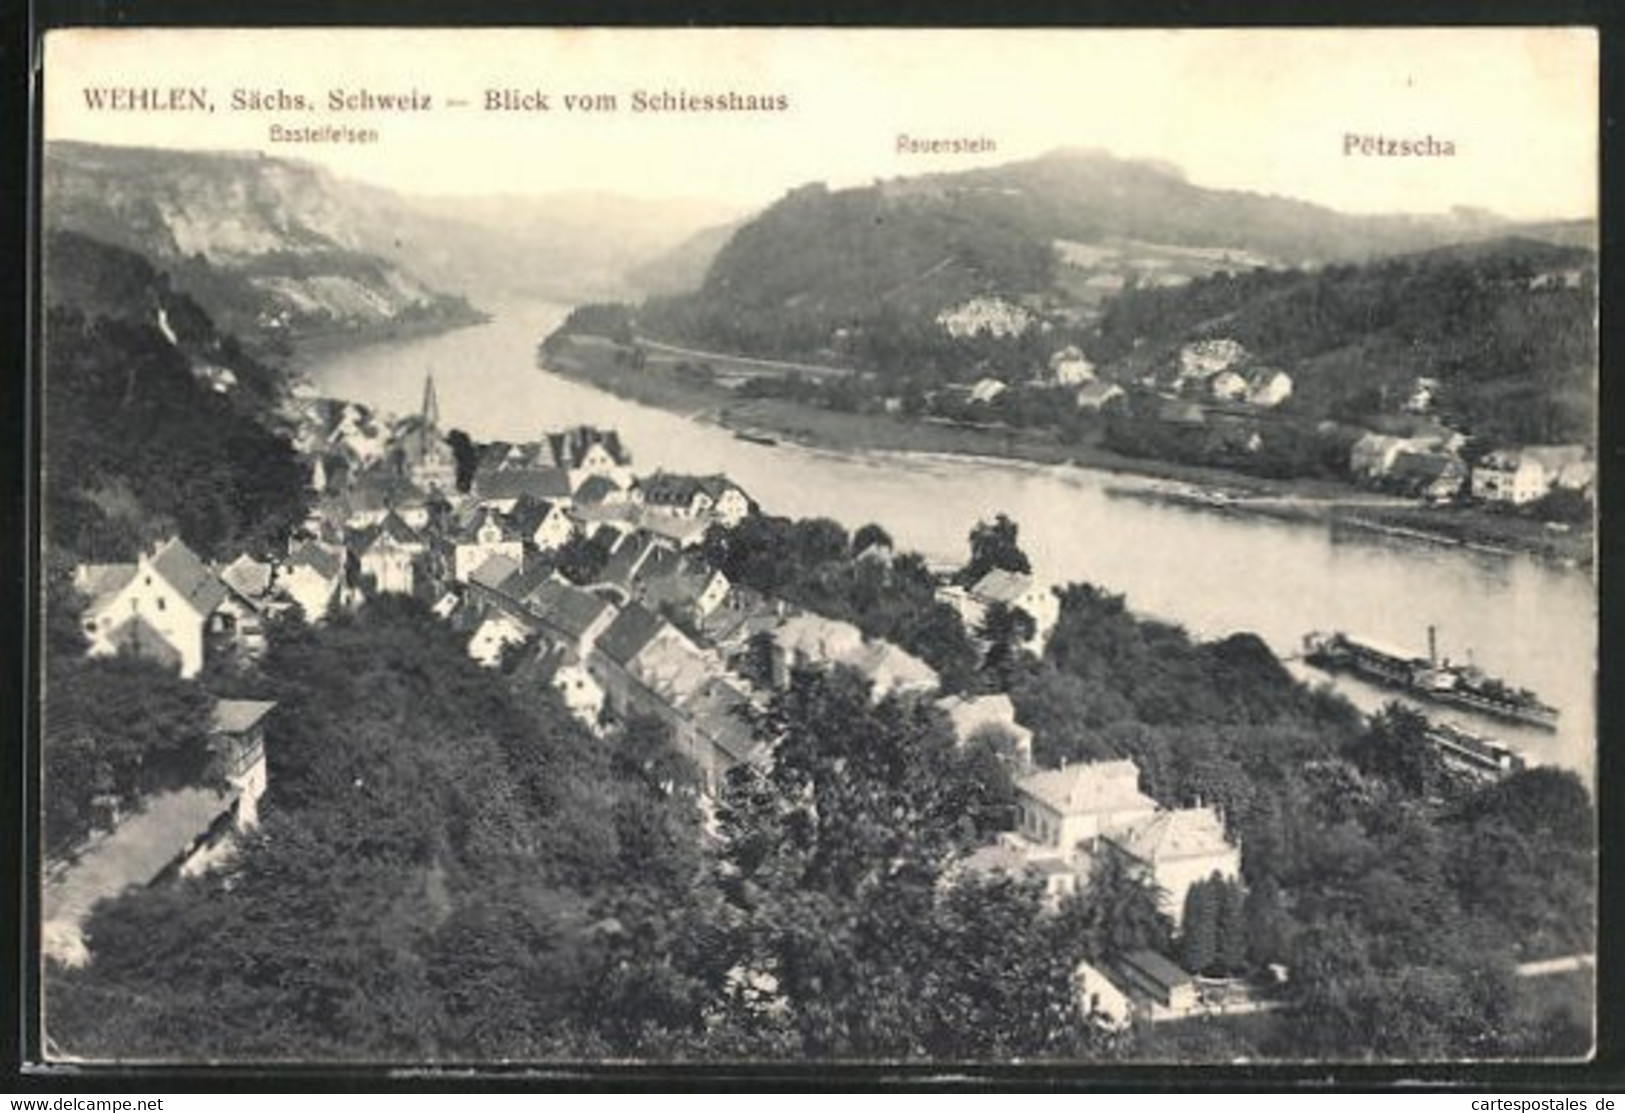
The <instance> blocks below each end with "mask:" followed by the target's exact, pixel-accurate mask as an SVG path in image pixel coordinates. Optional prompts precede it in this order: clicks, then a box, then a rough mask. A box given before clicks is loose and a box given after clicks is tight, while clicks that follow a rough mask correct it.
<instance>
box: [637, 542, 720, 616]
mask: <svg viewBox="0 0 1625 1113" xmlns="http://www.w3.org/2000/svg"><path fill="white" fill-rule="evenodd" d="M728 586H729V585H728V577H727V576H724V575H723V574H722V573H721V572H719V571H717V570H716V569H715V568H711V567H709V566H708V565H706V564H704V563H703V562H701V561H698V560H694V559H692V558H689V557H680V556H677V555H676V554H672V555H671V556H670V558H668V559H663V560H660V561H655V560H649V561H646V562H644V565H643V567H642V568H641V569H640V570H639V575H638V576H637V577H636V578H635V579H634V581H633V590H632V594H633V595H634V596H635V597H636V598H637V599H638V601H639V602H641V603H643V605H644V606H646V607H648V608H650V609H651V610H654V611H657V612H658V611H662V610H664V609H665V608H667V607H670V608H672V610H673V611H675V612H676V613H677V614H680V615H682V616H683V617H685V618H687V619H690V620H691V621H693V622H696V623H699V622H703V621H704V620H705V618H706V616H708V615H710V614H711V613H712V612H713V611H715V610H716V609H717V608H718V607H720V606H721V605H722V603H723V601H724V600H725V599H727V597H728Z"/></svg>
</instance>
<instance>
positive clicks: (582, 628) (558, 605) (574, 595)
mask: <svg viewBox="0 0 1625 1113" xmlns="http://www.w3.org/2000/svg"><path fill="white" fill-rule="evenodd" d="M510 586H516V585H510ZM522 599H523V602H524V604H525V609H526V610H527V611H529V612H530V613H531V614H533V615H535V616H536V617H537V618H539V619H541V620H542V621H543V622H546V623H547V624H548V625H549V626H551V627H552V628H553V629H555V630H558V631H560V632H562V633H564V634H567V635H568V636H570V637H572V638H580V637H583V636H585V635H586V633H587V631H588V630H590V629H592V626H593V624H594V623H595V622H597V621H598V620H599V618H600V617H601V616H602V615H603V613H604V612H605V611H607V610H609V609H610V605H609V604H608V603H606V602H604V601H603V600H602V599H600V598H598V596H596V595H594V594H593V593H592V592H590V591H583V590H581V589H580V588H579V587H576V586H575V585H574V584H567V583H561V582H560V581H558V580H553V579H550V580H547V581H545V582H544V583H541V584H538V585H537V586H536V587H535V588H534V589H533V590H531V591H528V592H526V593H525V595H524V596H523V597H522ZM606 634H607V631H606ZM640 648H641V647H640Z"/></svg>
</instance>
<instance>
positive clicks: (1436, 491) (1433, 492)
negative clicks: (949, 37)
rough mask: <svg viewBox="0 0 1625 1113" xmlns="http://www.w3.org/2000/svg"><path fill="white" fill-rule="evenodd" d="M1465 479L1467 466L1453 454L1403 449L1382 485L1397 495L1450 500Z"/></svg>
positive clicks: (1458, 490) (1439, 500)
mask: <svg viewBox="0 0 1625 1113" xmlns="http://www.w3.org/2000/svg"><path fill="white" fill-rule="evenodd" d="M1466 482H1467V465H1466V464H1463V463H1462V462H1461V460H1460V459H1459V458H1458V457H1457V456H1455V455H1454V454H1453V453H1449V452H1417V451H1413V450H1411V449H1402V450H1401V451H1400V452H1399V453H1397V454H1396V455H1395V456H1394V462H1393V465H1392V466H1391V467H1390V468H1389V470H1388V475H1387V477H1386V478H1385V480H1384V481H1383V485H1384V486H1385V487H1387V488H1388V489H1389V490H1391V491H1394V492H1395V493H1397V494H1401V495H1409V496H1410V497H1411V498H1419V499H1425V500H1427V501H1428V502H1449V501H1450V500H1451V499H1453V498H1455V497H1456V495H1457V494H1459V493H1460V491H1461V489H1462V487H1463V486H1464V485H1465V484H1466Z"/></svg>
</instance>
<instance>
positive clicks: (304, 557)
mask: <svg viewBox="0 0 1625 1113" xmlns="http://www.w3.org/2000/svg"><path fill="white" fill-rule="evenodd" d="M344 559H345V557H344V549H343V548H337V549H335V548H334V547H332V546H328V545H323V544H321V543H319V542H316V541H307V542H306V543H305V544H304V545H303V546H302V547H301V548H299V549H298V550H296V551H295V552H292V553H290V554H288V559H287V560H286V561H285V562H284V563H283V565H282V571H281V572H280V573H279V574H278V576H277V586H278V588H279V589H280V590H281V591H282V593H283V594H284V595H285V596H287V597H288V598H289V599H290V600H292V601H293V602H295V603H297V604H299V609H300V610H301V611H303V612H304V614H305V621H306V622H310V623H313V624H314V623H318V622H321V621H323V620H324V619H325V618H326V617H327V611H328V608H329V607H331V606H332V605H333V604H334V602H335V601H336V600H337V599H338V598H339V593H340V591H341V590H342V589H343V586H344Z"/></svg>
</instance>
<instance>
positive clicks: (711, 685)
mask: <svg viewBox="0 0 1625 1113" xmlns="http://www.w3.org/2000/svg"><path fill="white" fill-rule="evenodd" d="M749 706H750V697H749V696H748V695H747V694H746V693H745V692H744V690H743V689H741V688H740V687H738V686H737V685H735V684H732V683H730V682H729V681H727V680H723V679H719V678H716V677H711V678H709V679H707V680H706V681H705V683H703V684H701V685H700V687H699V688H697V689H695V690H694V691H693V692H692V693H690V695H689V697H688V698H687V699H686V700H684V702H683V706H682V709H683V711H685V712H686V713H687V714H688V715H689V716H690V717H691V718H692V719H693V720H694V722H695V723H696V725H698V726H699V728H700V730H701V731H703V732H704V734H705V735H706V737H708V738H710V739H711V741H712V742H713V743H714V744H715V745H716V746H717V748H718V749H720V750H722V752H723V753H725V754H727V755H728V756H729V757H730V758H732V759H734V760H735V761H739V762H750V761H758V760H761V759H762V758H764V757H766V756H767V754H768V752H769V747H768V745H767V743H765V742H763V741H761V740H760V739H759V738H757V737H756V732H755V731H754V730H753V729H752V728H751V725H750V722H749V721H748V720H747V719H746V718H745V717H744V709H745V708H748V707H749Z"/></svg>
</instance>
